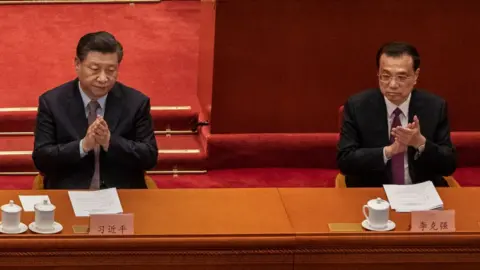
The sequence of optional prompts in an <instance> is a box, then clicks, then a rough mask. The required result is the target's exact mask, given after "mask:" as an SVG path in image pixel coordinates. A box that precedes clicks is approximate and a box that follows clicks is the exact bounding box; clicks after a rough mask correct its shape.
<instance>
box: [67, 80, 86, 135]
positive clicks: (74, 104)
mask: <svg viewBox="0 0 480 270" xmlns="http://www.w3.org/2000/svg"><path fill="white" fill-rule="evenodd" d="M70 91H71V92H70V95H69V97H68V100H67V106H68V117H69V118H70V123H72V125H73V127H74V129H75V131H76V132H77V138H78V139H80V138H83V137H84V136H85V134H86V133H87V129H88V120H87V116H86V113H85V107H84V104H83V100H82V96H81V95H80V92H79V91H80V89H79V88H78V79H77V80H74V81H73V87H72V89H71V90H70Z"/></svg>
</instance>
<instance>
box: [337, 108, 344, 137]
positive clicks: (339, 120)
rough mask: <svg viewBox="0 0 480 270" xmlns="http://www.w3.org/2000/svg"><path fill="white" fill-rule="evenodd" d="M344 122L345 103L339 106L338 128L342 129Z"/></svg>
mask: <svg viewBox="0 0 480 270" xmlns="http://www.w3.org/2000/svg"><path fill="white" fill-rule="evenodd" d="M342 124H343V105H342V106H340V108H338V130H339V131H341V130H342Z"/></svg>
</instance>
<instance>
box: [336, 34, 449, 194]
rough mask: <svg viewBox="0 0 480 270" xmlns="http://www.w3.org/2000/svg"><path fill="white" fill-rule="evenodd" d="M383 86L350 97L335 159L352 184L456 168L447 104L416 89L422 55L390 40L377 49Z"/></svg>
mask: <svg viewBox="0 0 480 270" xmlns="http://www.w3.org/2000/svg"><path fill="white" fill-rule="evenodd" d="M376 61H377V68H378V74H377V75H378V81H379V88H377V89H369V90H366V91H364V92H361V93H359V94H356V95H354V96H352V97H350V98H349V99H348V101H347V102H346V103H345V105H344V114H343V123H342V129H341V134H340V141H339V143H338V154H337V163H338V166H339V168H340V170H341V172H342V173H343V174H344V175H345V178H346V179H345V181H346V184H347V186H348V187H381V186H382V185H383V184H399V185H403V184H412V183H413V184H415V183H420V182H424V181H428V180H431V181H432V182H433V183H434V185H435V186H447V183H446V181H445V180H444V179H443V176H448V175H451V174H453V172H454V171H455V168H456V156H455V148H454V147H453V145H452V142H451V140H450V126H449V122H448V116H447V104H446V102H445V100H443V99H442V98H440V97H438V96H436V95H434V94H431V93H428V92H426V91H421V90H418V89H415V88H414V86H415V84H416V83H417V80H418V76H419V74H420V56H419V54H418V52H417V49H416V48H415V47H413V46H412V45H410V44H407V43H400V42H392V43H388V44H385V45H384V46H382V47H381V48H380V49H379V50H378V52H377V57H376Z"/></svg>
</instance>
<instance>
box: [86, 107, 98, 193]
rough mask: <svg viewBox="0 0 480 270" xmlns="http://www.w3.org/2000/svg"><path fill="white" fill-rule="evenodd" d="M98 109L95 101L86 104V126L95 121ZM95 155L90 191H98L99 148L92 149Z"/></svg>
mask: <svg viewBox="0 0 480 270" xmlns="http://www.w3.org/2000/svg"><path fill="white" fill-rule="evenodd" d="M98 108H100V104H99V103H98V102H97V101H96V100H92V101H90V103H88V125H89V126H90V125H91V124H92V123H93V122H95V119H97V109H98ZM94 153H95V171H94V173H93V177H92V182H91V184H90V189H100V160H99V158H100V156H99V155H100V147H99V146H98V145H97V146H95V148H94Z"/></svg>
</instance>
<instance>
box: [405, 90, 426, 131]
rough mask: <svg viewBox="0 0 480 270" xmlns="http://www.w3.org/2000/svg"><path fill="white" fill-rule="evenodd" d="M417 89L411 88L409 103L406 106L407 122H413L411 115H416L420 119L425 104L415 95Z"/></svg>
mask: <svg viewBox="0 0 480 270" xmlns="http://www.w3.org/2000/svg"><path fill="white" fill-rule="evenodd" d="M417 94H418V90H416V89H413V91H412V96H411V97H410V104H409V106H408V123H413V116H415V115H417V117H418V118H420V119H422V116H423V109H424V108H425V105H424V104H423V101H422V100H421V99H419V98H418V97H417Z"/></svg>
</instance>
